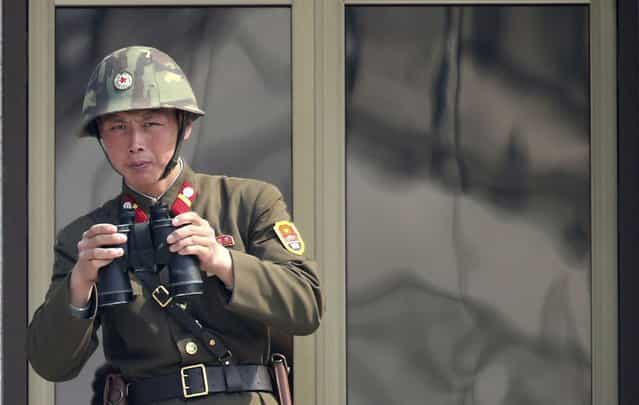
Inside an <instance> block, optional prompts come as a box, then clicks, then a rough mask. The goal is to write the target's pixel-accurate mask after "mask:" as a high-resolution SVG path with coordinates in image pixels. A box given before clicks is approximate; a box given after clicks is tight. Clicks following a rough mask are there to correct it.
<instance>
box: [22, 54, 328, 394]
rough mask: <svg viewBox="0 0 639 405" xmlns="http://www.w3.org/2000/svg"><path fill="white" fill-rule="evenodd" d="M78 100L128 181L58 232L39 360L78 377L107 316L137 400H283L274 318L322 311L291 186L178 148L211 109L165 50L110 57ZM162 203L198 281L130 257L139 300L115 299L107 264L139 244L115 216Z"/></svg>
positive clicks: (302, 317)
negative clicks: (199, 169)
mask: <svg viewBox="0 0 639 405" xmlns="http://www.w3.org/2000/svg"><path fill="white" fill-rule="evenodd" d="M82 112H83V126H82V131H83V132H82V135H84V136H91V137H95V138H96V140H97V141H98V143H99V144H100V146H101V147H102V149H103V151H104V154H105V156H106V158H107V159H108V160H109V162H110V163H111V166H112V168H113V169H114V170H115V171H116V172H117V173H119V174H120V175H121V176H122V178H123V182H122V192H121V194H120V195H118V196H117V197H115V198H114V199H112V200H110V201H108V202H107V203H105V204H104V205H103V206H101V207H99V208H97V209H96V210H94V211H92V212H91V213H89V214H88V215H85V216H82V217H80V218H78V219H77V220H75V221H73V222H72V223H71V224H70V225H68V226H67V227H65V228H64V229H63V230H62V231H60V233H59V235H58V237H57V241H56V245H55V263H54V267H53V276H52V281H51V285H50V287H49V290H48V292H47V295H46V298H45V301H44V303H43V304H42V305H41V306H40V307H39V308H38V310H37V311H36V313H35V314H34V317H33V320H32V321H31V324H30V325H29V331H28V354H29V360H30V361H31V364H32V366H33V368H34V369H35V370H36V371H37V372H38V373H39V374H40V375H41V376H42V377H44V378H46V379H47V380H50V381H64V380H69V379H72V378H74V377H75V376H76V375H77V374H78V373H79V371H80V369H81V368H82V366H83V365H84V364H85V362H86V361H87V359H88V358H89V356H90V355H91V354H92V353H93V351H94V350H95V349H96V347H97V345H98V342H97V337H96V331H97V330H98V328H99V327H100V326H102V332H103V340H104V341H103V347H104V354H105V357H106V359H107V360H108V362H109V363H110V364H111V365H112V366H115V367H117V368H118V369H119V370H120V371H121V373H122V375H123V377H124V379H125V380H126V383H127V384H128V386H127V387H128V397H127V398H126V399H127V400H128V403H129V404H132V405H144V404H162V405H172V404H182V403H184V400H185V399H187V398H197V399H198V400H196V401H194V402H196V403H198V404H203V405H204V404H238V405H239V404H258V403H263V404H276V403H277V400H276V397H277V394H276V393H274V387H275V385H276V384H273V383H272V382H271V379H270V378H269V370H268V369H267V368H266V366H268V365H269V363H270V359H271V355H272V353H270V331H271V330H279V331H280V332H284V333H289V334H295V335H305V334H310V333H312V332H313V331H315V330H316V329H317V327H318V326H319V321H320V316H321V314H322V312H323V302H322V295H321V292H320V288H319V282H318V277H317V268H316V264H315V263H314V262H313V261H311V260H309V259H308V258H307V257H305V255H304V243H303V240H302V238H301V236H300V234H299V232H298V231H297V229H296V227H295V225H294V224H293V223H291V222H289V220H290V217H289V214H288V213H287V210H286V206H285V203H284V202H283V198H282V195H281V194H280V192H279V191H278V190H277V188H276V187H274V186H273V185H270V184H267V183H264V182H260V181H256V180H249V179H239V178H231V177H225V176H211V175H206V174H200V173H196V172H194V171H193V170H191V168H189V166H188V165H187V164H186V163H185V162H184V161H183V160H182V159H180V157H179V152H180V147H181V145H182V143H183V142H186V141H188V139H189V137H190V136H191V129H192V124H193V121H194V120H195V119H197V118H199V117H200V116H202V115H204V112H202V111H201V110H200V108H199V107H198V105H197V101H196V100H195V96H194V94H193V91H192V89H191V86H190V84H189V83H188V80H187V79H186V77H185V75H184V73H183V72H182V70H181V69H180V67H179V66H178V65H177V64H176V63H175V62H174V61H173V60H172V59H171V58H170V57H169V56H168V55H166V54H164V53H162V52H160V51H158V50H157V49H154V48H149V47H140V46H132V47H128V48H124V49H120V50H117V51H115V52H113V53H111V54H109V55H108V56H107V57H106V58H104V59H103V60H102V62H100V63H99V64H98V65H97V67H96V69H95V70H94V72H93V75H92V76H91V78H90V80H89V84H88V86H87V91H86V94H85V97H84V104H83V109H82ZM160 204H166V205H167V206H168V207H170V210H171V216H172V219H171V224H172V226H173V227H175V229H174V230H172V231H171V233H170V235H169V236H168V237H167V238H166V243H167V244H168V246H169V248H168V250H169V251H170V252H171V253H172V254H176V255H179V256H184V257H194V258H197V263H199V270H201V278H202V282H201V284H195V285H196V286H197V287H198V288H199V289H200V290H199V292H201V294H196V293H193V294H191V293H189V294H186V295H184V296H175V295H177V294H175V293H174V292H175V291H177V290H173V289H172V288H171V286H168V287H165V285H166V284H167V279H166V277H167V276H166V272H165V271H160V270H162V269H161V268H159V266H157V268H154V269H151V271H149V267H148V266H147V267H145V268H141V269H137V268H136V269H134V270H135V271H132V270H131V269H129V270H131V271H129V272H128V280H130V285H131V290H132V294H131V295H132V296H133V297H132V298H131V299H129V300H125V301H130V302H126V303H120V302H115V301H109V300H110V298H109V297H108V296H106V295H105V293H104V291H102V290H104V288H102V287H103V281H102V280H103V278H102V276H103V275H104V274H106V273H105V272H106V270H105V269H107V268H109V266H110V265H111V264H112V263H119V262H120V261H122V260H124V257H125V255H126V256H127V257H128V256H129V255H131V254H132V253H131V252H132V251H131V248H130V247H128V248H127V249H129V250H127V253H126V254H125V250H124V247H125V246H128V245H127V240H128V239H132V238H133V236H136V237H137V235H138V233H139V231H133V233H129V234H128V236H127V235H125V234H124V233H123V232H122V230H121V229H122V228H120V230H119V228H118V227H116V224H118V223H119V221H120V219H119V218H120V217H119V215H120V214H121V212H124V211H125V210H124V208H131V209H134V210H135V211H134V215H135V221H136V223H137V224H136V225H135V226H136V227H137V226H144V224H146V223H148V218H149V215H150V212H152V211H153V210H154V209H156V208H157V207H159V206H160ZM131 229H144V228H131ZM134 234H135V235H134ZM138 270H144V271H138ZM156 272H157V273H156ZM196 273H197V274H196V276H195V278H198V277H199V276H200V272H199V271H196ZM96 281H98V282H97V283H96ZM127 282H128V281H127ZM170 282H171V281H170V280H169V283H170ZM193 282H194V283H199V281H197V280H195V281H193ZM173 284H175V285H177V284H179V283H175V282H174V283H173ZM175 285H174V287H175ZM105 303H109V304H113V305H105Z"/></svg>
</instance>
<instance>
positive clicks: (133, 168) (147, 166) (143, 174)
mask: <svg viewBox="0 0 639 405" xmlns="http://www.w3.org/2000/svg"><path fill="white" fill-rule="evenodd" d="M98 128H99V131H100V137H101V138H102V144H103V145H104V149H105V151H106V153H107V155H108V157H109V159H110V160H111V164H112V165H113V167H114V168H115V170H117V171H118V173H120V175H122V176H123V177H124V180H125V181H126V183H127V184H128V185H129V186H131V187H133V188H135V189H136V190H138V191H141V192H144V193H148V194H151V195H157V194H160V193H162V192H164V191H165V190H166V187H168V185H170V183H171V181H172V180H173V178H174V177H175V176H173V175H169V176H168V177H167V178H165V179H163V180H159V179H160V176H161V175H162V172H163V171H164V168H165V167H166V165H167V163H168V162H169V160H171V156H173V151H174V150H175V144H176V142H177V118H176V115H175V111H174V110H168V109H157V110H135V111H126V112H118V113H113V114H108V115H105V116H102V117H100V119H99V120H98ZM190 135H191V126H190V125H189V126H188V127H187V128H186V129H185V133H184V139H185V140H186V139H188V137H189V136H190Z"/></svg>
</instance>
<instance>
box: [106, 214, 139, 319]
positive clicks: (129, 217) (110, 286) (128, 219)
mask: <svg viewBox="0 0 639 405" xmlns="http://www.w3.org/2000/svg"><path fill="white" fill-rule="evenodd" d="M134 218H135V211H134V210H132V209H126V208H123V209H122V210H120V225H118V232H119V233H123V234H125V235H127V236H129V235H128V234H129V233H130V231H131V227H132V226H133V223H134V222H135V220H134ZM127 244H128V243H124V244H122V245H120V246H117V247H121V248H123V249H124V255H123V256H121V257H119V258H117V259H115V260H113V261H112V262H111V263H109V264H108V265H107V266H106V268H104V269H101V270H100V271H99V272H98V307H106V306H110V305H117V304H126V303H128V302H131V301H132V300H133V290H132V288H131V280H130V279H129V273H128V268H127V264H126V256H127V253H128V248H127Z"/></svg>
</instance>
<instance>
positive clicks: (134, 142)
mask: <svg viewBox="0 0 639 405" xmlns="http://www.w3.org/2000/svg"><path fill="white" fill-rule="evenodd" d="M130 141H131V142H130V143H129V152H131V153H133V152H140V151H143V150H144V138H143V136H142V134H141V133H140V131H136V130H133V131H131V139H130Z"/></svg>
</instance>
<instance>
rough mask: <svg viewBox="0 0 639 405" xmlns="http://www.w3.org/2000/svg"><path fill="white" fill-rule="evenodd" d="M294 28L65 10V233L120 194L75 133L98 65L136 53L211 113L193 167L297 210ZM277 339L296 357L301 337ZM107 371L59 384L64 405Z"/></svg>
mask: <svg viewBox="0 0 639 405" xmlns="http://www.w3.org/2000/svg"><path fill="white" fill-rule="evenodd" d="M290 21H291V14H290V8H288V7H179V8H176V7H153V8H149V7H126V8H116V7H109V8H100V7H94V8H66V7H65V8H58V9H57V10H56V64H55V68H56V128H55V129H56V231H57V230H59V229H61V228H62V227H63V226H65V225H66V224H67V223H69V222H70V221H71V220H73V219H75V218H76V217H78V216H80V215H82V214H85V213H87V212H89V211H90V210H92V209H93V208H95V207H97V206H99V205H101V204H102V203H103V202H105V201H107V200H108V199H110V198H112V197H113V196H115V195H116V194H117V193H118V192H119V190H120V178H119V176H117V175H116V174H115V173H114V172H113V171H112V170H111V168H110V167H109V164H108V162H107V161H106V159H105V158H104V156H103V153H102V151H101V150H100V148H99V146H98V144H97V143H96V142H95V140H93V139H77V138H76V137H75V136H74V135H73V132H74V130H75V129H76V128H77V126H78V125H79V123H80V112H81V107H82V99H83V96H84V88H85V86H86V83H87V81H88V79H89V76H90V74H91V72H92V70H93V68H94V66H95V65H96V64H97V63H98V62H99V61H100V60H101V59H102V58H103V57H104V56H105V55H106V54H107V53H109V52H111V51H114V50H116V49H119V48H122V47H125V46H129V45H149V46H154V47H156V48H158V49H160V50H162V51H164V52H166V53H168V54H169V55H171V56H172V57H173V58H174V59H175V60H176V61H177V62H178V64H179V65H180V66H181V67H182V69H183V70H184V71H185V73H186V74H187V76H188V77H189V79H190V81H191V85H192V87H193V89H194V91H195V94H196V97H197V99H198V102H199V104H200V107H202V109H203V110H204V111H205V112H206V116H205V117H204V118H203V119H201V120H198V121H197V122H196V124H195V127H194V132H193V135H192V137H191V139H190V140H189V141H188V142H186V143H185V145H184V148H183V149H182V156H183V157H184V158H185V160H186V161H187V162H188V163H189V164H190V165H191V166H192V167H193V169H195V170H196V171H201V172H206V173H211V174H227V175H229V176H237V177H250V178H257V179H262V180H265V181H268V182H271V183H274V184H275V185H277V186H278V187H279V188H280V190H281V191H282V193H283V194H284V197H285V199H286V200H287V202H288V203H289V207H291V206H292V205H291V51H290V49H291V35H290V31H291V28H290V27H291V23H290ZM141 22H143V23H141ZM96 162H97V164H96ZM274 340H275V342H274V346H275V348H276V349H277V350H283V351H285V352H288V353H290V352H291V345H292V339H291V338H289V337H284V336H275V338H274ZM291 355H292V353H291ZM102 363H104V357H103V353H102V348H101V347H100V348H98V350H97V351H96V353H95V355H94V356H93V357H92V358H91V359H90V360H89V363H88V364H87V365H86V366H85V367H84V369H83V371H82V373H81V375H80V376H79V377H78V378H76V379H75V380H73V381H70V382H66V383H62V384H57V386H56V400H57V403H58V404H65V405H85V404H88V403H90V398H91V382H92V380H93V374H94V371H95V369H96V367H97V366H99V365H101V364H102Z"/></svg>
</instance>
